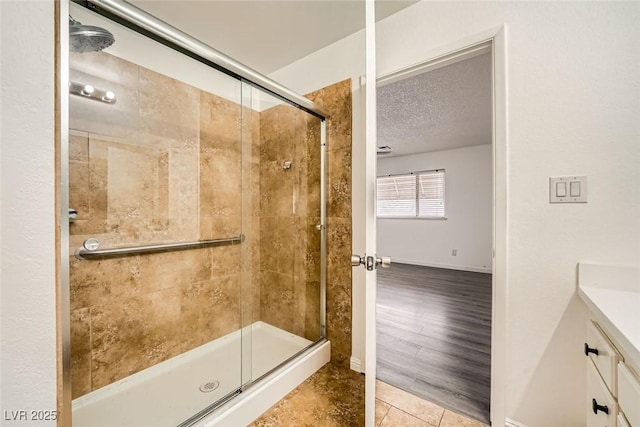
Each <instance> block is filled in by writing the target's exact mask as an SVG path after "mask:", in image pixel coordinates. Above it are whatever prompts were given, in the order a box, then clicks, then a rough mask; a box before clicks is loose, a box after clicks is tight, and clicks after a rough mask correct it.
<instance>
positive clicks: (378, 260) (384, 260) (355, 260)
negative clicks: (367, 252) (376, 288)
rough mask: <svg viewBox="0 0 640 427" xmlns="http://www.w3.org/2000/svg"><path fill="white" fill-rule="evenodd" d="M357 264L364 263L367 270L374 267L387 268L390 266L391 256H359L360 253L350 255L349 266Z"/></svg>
mask: <svg viewBox="0 0 640 427" xmlns="http://www.w3.org/2000/svg"><path fill="white" fill-rule="evenodd" d="M359 265H364V266H365V268H366V269H367V270H368V271H372V270H373V269H375V268H378V267H382V268H389V267H391V258H390V257H388V256H383V257H378V256H376V257H375V258H374V257H372V256H360V255H355V254H353V255H351V266H352V267H357V266H359Z"/></svg>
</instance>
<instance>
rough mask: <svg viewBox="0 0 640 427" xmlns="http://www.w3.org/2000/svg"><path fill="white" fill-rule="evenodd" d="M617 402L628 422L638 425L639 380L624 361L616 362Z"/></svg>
mask: <svg viewBox="0 0 640 427" xmlns="http://www.w3.org/2000/svg"><path fill="white" fill-rule="evenodd" d="M618 404H619V405H620V410H621V411H622V412H623V413H624V415H625V416H626V417H627V420H629V424H631V425H632V426H633V427H637V426H640V380H638V378H636V376H635V375H634V374H633V372H631V371H630V370H629V368H628V367H627V366H626V365H625V364H624V363H618Z"/></svg>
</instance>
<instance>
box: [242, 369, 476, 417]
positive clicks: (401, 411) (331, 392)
mask: <svg viewBox="0 0 640 427" xmlns="http://www.w3.org/2000/svg"><path fill="white" fill-rule="evenodd" d="M364 380H365V377H364V375H361V374H357V373H355V372H354V371H352V370H350V369H349V368H348V367H346V366H343V365H342V364H336V363H333V362H331V363H329V364H327V365H325V366H324V367H323V368H322V369H320V370H319V371H318V372H316V373H315V374H313V375H312V376H311V377H309V378H308V379H307V380H306V381H305V382H303V383H302V384H301V385H300V386H298V387H297V388H296V389H294V390H293V391H292V392H291V393H289V394H288V395H287V396H285V397H284V398H283V399H282V400H280V401H279V402H278V403H276V404H275V405H274V406H272V407H271V408H269V410H267V411H266V412H265V413H264V414H262V415H261V416H260V417H259V418H258V419H257V420H255V421H254V422H253V423H251V424H250V425H249V427H289V426H313V427H324V426H332V427H338V426H340V427H361V426H364V412H365V405H364ZM374 425H375V426H376V427H399V426H402V427H485V425H484V424H482V423H480V422H478V421H475V420H472V419H469V418H465V417H463V416H462V415H459V414H456V413H455V412H451V411H449V410H446V409H444V408H441V407H439V406H437V405H435V404H433V403H431V402H428V401H426V400H423V399H420V398H418V397H416V396H414V395H412V394H409V393H407V392H405V391H403V390H400V389H398V388H396V387H393V386H391V385H389V384H386V383H383V382H381V381H376V407H375V422H374Z"/></svg>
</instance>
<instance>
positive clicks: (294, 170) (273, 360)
mask: <svg viewBox="0 0 640 427" xmlns="http://www.w3.org/2000/svg"><path fill="white" fill-rule="evenodd" d="M251 94H252V95H251V100H250V101H251V105H252V110H253V111H254V113H253V114H254V115H253V117H254V120H258V121H259V124H258V125H255V124H254V126H253V133H252V141H253V148H252V157H251V158H252V165H251V167H252V177H251V187H252V191H253V198H252V202H253V204H252V224H253V228H252V232H253V233H252V234H253V235H252V236H251V237H249V236H248V235H247V239H248V240H251V241H252V242H253V243H252V244H253V246H252V247H253V254H254V259H253V262H252V264H253V265H255V266H257V268H258V270H257V271H254V277H257V280H254V281H253V283H254V286H255V287H257V289H254V291H253V292H252V295H254V298H255V300H254V303H253V309H252V316H251V319H252V323H251V325H252V327H251V331H252V334H251V341H250V343H251V349H250V350H251V353H250V354H251V355H252V359H251V379H252V380H256V379H258V378H260V377H261V376H262V375H264V374H266V373H267V372H269V371H271V370H272V369H274V368H276V367H277V366H278V365H280V364H281V363H283V362H284V361H286V360H287V359H289V358H291V357H293V356H294V355H295V354H297V353H299V352H300V351H302V350H304V349H305V348H307V347H308V346H310V345H311V344H312V343H313V342H315V341H317V340H319V339H320V338H321V337H322V332H321V326H320V264H321V263H320V236H321V230H320V228H319V227H318V226H319V225H320V185H321V182H320V120H319V119H318V118H316V117H314V116H311V115H310V114H308V113H306V112H305V111H303V110H300V109H299V108H297V107H295V106H292V105H290V104H288V103H285V102H283V101H281V100H280V99H278V98H275V97H273V96H271V95H269V94H267V93H265V92H263V91H261V90H259V89H256V88H253V89H252V92H251ZM256 111H257V112H258V113H255V112H256ZM256 138H257V140H256ZM245 229H246V228H245ZM248 247H249V246H247V248H248ZM247 345H249V344H248V343H247ZM246 349H247V350H249V349H248V348H246Z"/></svg>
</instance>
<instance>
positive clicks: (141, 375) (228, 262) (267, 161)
mask: <svg viewBox="0 0 640 427" xmlns="http://www.w3.org/2000/svg"><path fill="white" fill-rule="evenodd" d="M68 6H69V7H68V12H69V15H70V16H69V23H70V25H72V26H73V28H74V31H73V34H72V38H73V40H72V41H73V43H72V44H71V45H70V49H69V51H68V52H67V53H65V52H63V61H68V76H63V78H64V77H66V78H67V80H68V81H67V84H68V88H69V98H68V138H67V139H68V141H63V142H62V146H63V150H62V151H63V152H65V154H66V158H63V163H65V164H63V166H62V167H61V171H62V175H63V176H62V178H61V183H63V187H62V193H63V195H62V203H63V205H65V203H68V206H67V207H68V213H69V214H68V228H67V224H66V221H67V218H64V220H65V224H63V225H62V227H61V229H62V234H63V238H62V240H63V244H65V245H66V244H68V258H67V257H63V260H62V262H63V264H64V263H65V262H68V264H67V265H68V269H69V283H68V292H69V298H68V304H69V313H70V314H69V330H70V337H69V345H68V348H65V352H66V357H68V360H69V368H70V369H69V370H70V381H69V384H66V387H67V392H68V390H70V393H71V398H72V399H73V401H72V406H73V416H72V420H73V426H74V427H83V426H91V427H100V426H110V427H111V426H114V425H122V426H132V427H144V426H154V427H162V426H178V425H180V426H182V425H185V426H186V425H191V424H193V423H194V422H197V421H198V420H199V419H201V418H202V417H204V416H206V415H207V414H208V413H211V412H212V411H215V410H216V408H218V407H219V406H220V405H221V404H223V403H225V402H229V401H230V400H233V399H235V398H236V397H237V396H240V395H242V394H243V393H244V392H245V391H247V390H250V389H251V387H253V386H254V385H255V384H257V383H259V382H260V381H261V380H264V379H265V378H269V376H270V375H273V373H274V372H276V371H277V370H278V369H282V367H283V366H286V365H287V364H290V363H292V361H295V360H296V358H299V357H301V356H302V355H304V354H306V353H308V352H310V351H313V349H314V348H315V347H317V346H319V345H322V344H323V343H325V341H326V339H325V324H326V322H325V265H326V261H325V252H326V235H325V234H326V231H325V228H326V227H325V225H326V222H325V207H324V206H325V190H324V179H325V178H324V175H325V171H324V168H325V166H324V162H325V160H324V156H325V153H324V149H325V118H324V113H323V112H322V110H321V109H320V108H318V107H317V106H316V105H315V104H313V103H311V102H310V101H307V100H306V99H304V98H302V97H300V96H298V95H295V94H293V93H291V92H289V91H288V90H286V89H285V88H283V87H281V86H279V85H278V84H277V83H275V82H272V81H270V80H268V79H266V78H264V77H262V76H260V75H259V74H257V73H255V72H253V71H252V70H250V69H247V68H245V67H243V66H242V65H240V64H237V63H235V62H234V61H233V60H230V59H228V58H225V57H224V56H223V55H221V54H219V53H217V52H215V51H214V50H212V49H210V48H208V47H207V46H205V45H203V44H201V43H199V42H197V41H196V40H195V39H192V38H191V37H189V36H187V35H185V34H184V33H181V32H179V31H178V30H176V29H175V28H172V27H169V26H167V25H166V24H164V23H162V22H161V21H158V20H157V19H155V18H153V17H152V16H150V15H148V14H146V13H144V12H143V11H141V10H139V9H136V8H135V7H133V6H131V5H129V4H127V3H124V2H116V1H112V0H108V1H107V0H102V1H98V0H96V1H91V2H82V3H80V4H74V3H71V4H69V5H68ZM63 10H64V8H63ZM64 19H65V20H66V19H67V18H66V17H64ZM80 22H82V24H85V25H81V24H80ZM87 26H93V27H94V29H95V27H97V28H98V30H97V32H98V35H99V36H100V37H102V39H100V40H99V41H97V42H96V41H95V40H92V39H91V37H92V36H93V35H95V34H92V33H90V32H89V31H84V30H85V27H86V28H89V27H87ZM105 30H106V31H105ZM103 31H104V32H103ZM109 35H111V36H112V37H113V39H115V42H113V40H111V39H109ZM85 36H86V39H83V37H85ZM105 37H106V38H107V41H106V42H105ZM78 39H79V41H78ZM111 43H113V44H111ZM78 46H80V47H78ZM105 47H106V48H105ZM102 49H104V50H102ZM62 84H65V82H62ZM63 139H64V138H63ZM65 142H68V144H65ZM66 175H68V186H67V187H66V188H68V191H65V186H64V183H65V182H66ZM63 207H64V206H63ZM66 210H67V209H66V208H65V211H66ZM67 230H68V234H67V233H66V231H67Z"/></svg>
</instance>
